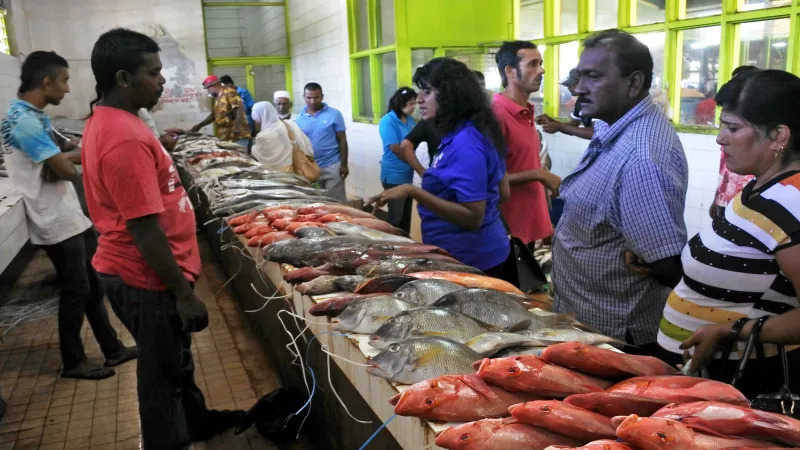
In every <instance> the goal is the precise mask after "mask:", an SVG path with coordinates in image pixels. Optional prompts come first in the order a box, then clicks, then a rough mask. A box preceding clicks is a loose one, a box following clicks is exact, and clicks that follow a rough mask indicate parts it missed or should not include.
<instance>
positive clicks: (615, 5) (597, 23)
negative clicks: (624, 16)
mask: <svg viewBox="0 0 800 450" xmlns="http://www.w3.org/2000/svg"><path fill="white" fill-rule="evenodd" d="M618 10H619V2H617V0H595V8H594V29H595V30H607V29H610V28H616V27H617V11H618Z"/></svg>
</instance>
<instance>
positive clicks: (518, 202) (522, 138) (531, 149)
mask: <svg viewBox="0 0 800 450" xmlns="http://www.w3.org/2000/svg"><path fill="white" fill-rule="evenodd" d="M492 110H494V114H495V116H496V117H497V119H498V120H499V121H500V126H501V127H502V129H503V136H505V138H506V145H507V146H508V153H507V154H506V171H507V172H508V173H516V172H524V171H526V170H533V169H541V168H542V160H541V159H540V158H539V151H540V150H541V145H540V142H539V134H538V133H537V132H536V126H535V125H534V123H533V105H531V104H528V107H527V108H524V107H522V106H519V105H518V104H516V103H514V102H513V101H512V100H511V99H509V98H508V97H506V96H505V95H502V94H495V95H494V100H493V101H492ZM500 211H501V212H502V213H503V217H505V219H506V222H508V226H509V228H511V234H512V235H513V236H514V237H517V238H520V239H521V240H522V241H523V242H525V243H530V242H533V241H536V240H539V239H544V238H546V237H548V236H550V235H551V234H553V225H552V224H551V223H550V212H549V210H548V209H547V197H546V193H545V189H544V185H543V184H542V183H527V184H524V185H522V186H517V187H512V188H511V198H510V199H509V200H508V201H506V202H505V203H503V204H501V205H500Z"/></svg>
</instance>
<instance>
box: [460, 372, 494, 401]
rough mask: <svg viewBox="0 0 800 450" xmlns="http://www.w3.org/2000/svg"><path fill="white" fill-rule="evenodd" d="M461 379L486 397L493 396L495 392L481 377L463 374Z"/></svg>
mask: <svg viewBox="0 0 800 450" xmlns="http://www.w3.org/2000/svg"><path fill="white" fill-rule="evenodd" d="M461 381H463V382H464V384H466V385H467V386H469V387H470V388H472V390H474V391H475V392H477V393H478V394H480V395H482V396H484V397H486V398H495V397H497V394H495V393H494V391H493V390H492V388H491V387H490V386H489V385H488V384H486V382H485V381H483V380H482V379H481V378H479V377H477V376H465V377H462V378H461Z"/></svg>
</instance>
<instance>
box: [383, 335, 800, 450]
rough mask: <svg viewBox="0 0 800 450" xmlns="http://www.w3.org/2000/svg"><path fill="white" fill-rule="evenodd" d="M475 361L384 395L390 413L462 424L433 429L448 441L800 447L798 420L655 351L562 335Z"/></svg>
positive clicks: (532, 445) (596, 447)
mask: <svg viewBox="0 0 800 450" xmlns="http://www.w3.org/2000/svg"><path fill="white" fill-rule="evenodd" d="M474 367H475V370H474V371H473V372H472V373H467V374H448V375H441V376H436V377H432V378H430V379H426V380H424V381H421V382H419V383H416V384H414V385H412V386H410V387H409V388H408V389H406V390H404V391H403V392H402V393H401V394H398V395H396V396H395V397H393V398H392V399H390V402H391V403H392V404H393V405H394V406H395V413H397V414H398V415H402V416H412V417H419V418H421V419H425V420H430V421H437V422H466V423H457V424H452V426H450V427H449V428H447V429H446V430H445V431H444V432H442V433H441V434H440V435H439V436H438V437H437V439H436V445H438V446H440V447H443V448H447V449H461V450H472V449H476V450H477V449H481V450H493V449H501V450H505V449H518V448H524V449H534V450H543V449H548V450H551V449H586V450H637V449H638V450H672V449H680V450H689V449H698V450H716V449H723V448H730V449H733V448H739V449H745V448H787V447H797V446H800V421H798V420H795V419H792V418H789V417H786V416H783V415H780V414H774V413H769V412H764V411H759V410H754V409H751V408H750V407H749V403H748V401H747V399H746V398H745V396H744V395H743V394H742V393H741V392H739V391H738V390H736V389H735V388H734V387H732V386H730V385H728V384H725V383H720V382H718V381H712V380H707V379H703V378H694V377H688V376H683V375H677V374H676V373H677V371H676V369H674V368H673V367H670V366H669V365H667V364H665V363H664V362H662V361H660V360H658V359H656V358H651V357H645V356H635V355H627V354H624V353H621V352H617V351H612V350H606V349H602V348H598V347H595V346H591V345H586V344H582V343H579V342H568V343H561V344H554V345H551V346H549V347H547V349H546V350H544V352H542V353H541V356H533V355H523V356H511V357H505V358H495V359H489V358H485V359H483V360H479V361H476V362H474Z"/></svg>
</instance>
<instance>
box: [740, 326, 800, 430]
mask: <svg viewBox="0 0 800 450" xmlns="http://www.w3.org/2000/svg"><path fill="white" fill-rule="evenodd" d="M769 317H770V316H764V317H761V318H759V319H758V320H756V323H755V324H753V331H752V332H751V333H750V338H748V340H747V345H746V346H745V348H744V353H743V354H742V359H741V361H740V362H739V367H738V369H737V370H736V373H735V374H734V376H733V380H731V385H732V386H733V387H737V386H736V385H737V384H738V383H739V382H740V381H741V379H742V377H743V376H744V373H745V370H746V369H747V365H748V363H749V361H750V355H752V353H753V350H754V349H756V354H757V358H758V359H759V361H761V360H763V359H764V346H763V345H762V344H758V343H757V342H756V341H757V340H758V335H759V334H760V333H761V328H762V327H763V326H764V322H766V321H767V320H768V319H769ZM778 358H780V361H781V365H782V367H783V374H782V375H783V386H781V389H780V390H779V391H778V392H775V393H771V394H759V395H757V396H756V398H753V399H750V406H751V407H752V408H753V409H760V410H762V411H767V412H772V413H778V414H783V415H785V416H789V417H792V418H795V419H800V396H798V395H797V394H794V393H792V390H791V388H790V387H789V380H790V379H791V378H789V358H788V356H787V355H786V347H784V346H783V345H778Z"/></svg>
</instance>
